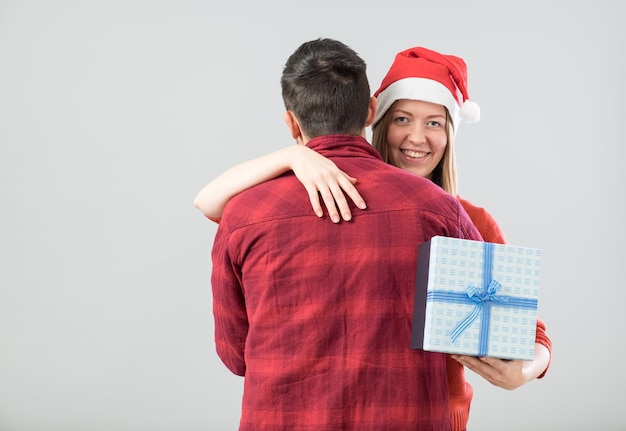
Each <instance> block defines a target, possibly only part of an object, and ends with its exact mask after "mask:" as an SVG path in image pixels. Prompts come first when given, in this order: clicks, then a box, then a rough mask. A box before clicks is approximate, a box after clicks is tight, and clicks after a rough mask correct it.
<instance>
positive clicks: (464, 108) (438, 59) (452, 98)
mask: <svg viewBox="0 0 626 431" xmlns="http://www.w3.org/2000/svg"><path fill="white" fill-rule="evenodd" d="M374 97H376V98H377V99H378V109H377V110H376V116H375V117H374V122H373V124H376V123H378V121H380V119H381V118H382V117H383V115H384V114H385V112H387V110H388V109H389V108H390V107H391V105H392V104H393V102H395V101H396V100H398V99H411V100H423V101H425V102H431V103H438V104H440V105H443V106H445V107H446V108H448V111H449V112H450V116H451V117H452V122H453V124H454V129H455V130H457V129H458V126H459V123H460V121H461V120H462V121H465V122H467V123H474V122H476V121H478V120H479V119H480V108H479V107H478V105H477V104H476V103H474V102H472V101H470V100H469V95H468V92H467V66H466V65H465V61H463V59H462V58H459V57H455V56H453V55H445V54H440V53H438V52H436V51H431V50H430V49H426V48H422V47H415V48H410V49H407V50H405V51H402V52H399V53H398V54H396V58H395V60H394V62H393V64H392V65H391V68H390V69H389V71H388V72H387V75H386V76H385V78H384V79H383V82H382V84H381V85H380V88H379V89H378V90H377V91H376V93H374Z"/></svg>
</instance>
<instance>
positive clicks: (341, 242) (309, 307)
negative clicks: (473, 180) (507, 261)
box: [211, 39, 481, 431]
mask: <svg viewBox="0 0 626 431" xmlns="http://www.w3.org/2000/svg"><path fill="white" fill-rule="evenodd" d="M281 86H282V95H283V100H284V103H285V108H286V113H285V121H286V123H287V126H288V128H289V130H290V132H291V135H292V136H293V138H294V139H296V141H297V142H298V144H301V145H307V146H308V147H310V148H312V149H314V150H316V151H318V152H319V153H321V154H322V155H324V156H326V157H328V158H330V159H331V160H332V161H334V162H335V163H336V164H337V166H338V167H339V168H340V169H342V170H343V171H345V172H350V174H351V175H353V176H354V177H356V178H358V181H359V192H360V193H361V195H362V196H363V198H364V199H365V201H366V202H367V203H368V208H367V209H365V210H360V209H358V208H356V207H355V208H353V209H352V212H353V218H352V220H351V221H349V222H343V223H332V222H331V221H329V220H328V219H324V220H319V219H318V218H317V217H316V216H315V214H313V213H312V212H311V208H310V202H309V200H308V198H307V196H306V195H305V194H304V193H302V185H301V184H300V182H299V181H298V180H297V178H296V177H295V176H294V175H293V174H292V173H287V174H285V175H283V176H281V177H279V178H277V179H274V180H271V181H268V182H265V183H263V184H261V185H258V186H255V187H253V188H251V189H249V190H247V191H245V192H242V193H240V194H239V195H237V196H236V197H234V198H233V199H231V200H230V202H229V203H228V204H227V205H226V208H225V209H224V213H223V214H222V219H221V221H220V224H219V227H218V230H217V234H216V237H215V241H214V247H213V251H212V259H213V273H212V277H211V283H212V288H213V312H214V317H215V341H216V348H217V352H218V355H219V356H220V358H221V359H222V361H223V362H224V364H225V365H226V366H227V367H228V368H229V369H230V370H231V371H232V372H233V373H235V374H237V375H240V376H244V377H245V380H244V394H243V402H242V415H241V421H240V428H239V429H240V430H241V431H246V430H255V431H269V430H289V431H297V430H324V431H326V430H358V431H368V430H372V431H373V430H376V431H378V430H390V431H393V430H402V431H407V430H428V431H438V430H442V431H443V430H449V428H450V417H449V411H448V387H447V376H446V363H445V355H444V354H439V353H432V352H425V351H422V350H411V349H410V340H411V321H412V313H413V298H414V286H415V272H416V268H417V263H416V262H417V246H418V244H419V243H421V242H423V241H426V240H428V239H430V238H431V237H433V236H435V235H443V236H450V237H459V238H466V239H475V240H480V239H481V238H480V235H479V234H478V232H477V231H476V229H475V228H474V226H473V225H472V223H471V221H470V220H469V218H468V217H467V214H466V213H465V212H464V211H463V210H462V209H461V207H460V206H459V203H458V201H457V200H456V199H455V198H454V197H453V196H451V195H449V194H448V193H445V192H444V191H443V190H442V189H441V188H440V187H438V186H436V185H435V184H433V183H432V182H431V181H429V180H426V179H424V178H421V177H419V176H417V175H413V174H411V173H408V172H406V171H402V170H400V169H398V168H396V167H393V166H391V165H388V164H386V163H384V162H383V161H382V159H381V157H380V155H379V154H378V153H377V152H376V151H375V150H374V148H372V147H371V146H370V145H369V143H368V142H367V141H366V140H365V128H366V127H367V126H368V125H369V124H370V123H371V121H372V120H373V118H374V114H375V110H376V99H374V98H372V97H370V88H369V83H368V80H367V75H366V65H365V62H364V61H363V60H362V59H361V58H360V57H359V56H358V55H357V53H355V52H354V51H353V50H352V49H351V48H349V47H348V46H346V45H345V44H343V43H341V42H338V41H335V40H332V39H317V40H312V41H309V42H306V43H304V44H302V45H301V46H300V47H299V48H298V49H297V50H296V51H295V52H294V53H293V54H292V55H291V56H290V57H289V59H288V60H287V63H286V65H285V68H284V70H283V74H282V78H281Z"/></svg>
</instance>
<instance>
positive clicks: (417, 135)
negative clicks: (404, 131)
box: [407, 125, 426, 144]
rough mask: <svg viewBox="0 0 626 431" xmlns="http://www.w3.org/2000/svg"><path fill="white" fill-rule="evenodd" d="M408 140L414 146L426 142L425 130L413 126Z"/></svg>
mask: <svg viewBox="0 0 626 431" xmlns="http://www.w3.org/2000/svg"><path fill="white" fill-rule="evenodd" d="M408 132H409V134H408V136H407V139H408V141H409V142H411V143H412V144H421V143H422V142H424V141H425V140H426V134H425V133H424V128H423V127H420V126H417V125H416V126H413V127H411V128H410V129H409V131H408Z"/></svg>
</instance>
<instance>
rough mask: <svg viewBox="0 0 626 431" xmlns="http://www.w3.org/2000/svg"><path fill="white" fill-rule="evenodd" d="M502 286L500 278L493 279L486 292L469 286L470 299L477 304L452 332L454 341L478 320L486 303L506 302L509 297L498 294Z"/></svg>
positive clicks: (451, 335)
mask: <svg viewBox="0 0 626 431" xmlns="http://www.w3.org/2000/svg"><path fill="white" fill-rule="evenodd" d="M501 288H502V285H501V284H500V282H499V281H498V280H491V281H490V282H489V285H488V286H487V289H486V292H484V293H483V289H481V288H480V287H476V286H467V289H466V291H467V296H468V297H469V299H470V301H472V302H475V303H476V306H475V307H474V309H473V310H472V312H471V313H470V314H468V315H467V316H466V317H465V319H463V320H461V321H460V322H459V323H458V324H457V325H456V326H455V327H454V329H453V330H452V332H451V333H450V337H451V339H452V342H453V343H454V342H455V341H456V340H457V339H458V338H459V337H460V336H461V334H463V332H465V330H466V329H467V328H469V327H470V325H471V324H472V323H473V322H474V320H476V318H477V317H478V315H479V314H480V313H481V311H482V309H483V307H484V306H485V305H492V304H490V302H506V301H507V300H508V298H506V297H501V296H498V295H497V293H498V291H500V289H501Z"/></svg>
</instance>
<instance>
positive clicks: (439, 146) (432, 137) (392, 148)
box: [387, 99, 448, 179]
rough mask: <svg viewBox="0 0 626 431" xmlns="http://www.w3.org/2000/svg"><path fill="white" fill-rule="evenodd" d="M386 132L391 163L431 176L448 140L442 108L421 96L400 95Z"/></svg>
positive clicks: (420, 174)
mask: <svg viewBox="0 0 626 431" xmlns="http://www.w3.org/2000/svg"><path fill="white" fill-rule="evenodd" d="M392 109H393V111H392V112H391V115H392V119H391V124H390V125H389V130H388V132H387V146H388V151H389V161H390V162H391V164H392V165H394V166H397V167H399V168H401V169H405V170H407V171H410V172H413V173H414V174H417V175H419V176H422V177H425V178H428V179H431V177H432V173H433V170H434V169H435V167H437V165H438V164H439V162H440V161H441V159H442V158H443V155H444V153H445V150H446V145H447V144H448V136H447V134H446V109H445V108H444V107H443V105H439V104H436V103H430V102H424V101H421V100H407V99H400V100H398V101H397V102H396V104H395V107H394V108H392Z"/></svg>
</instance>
